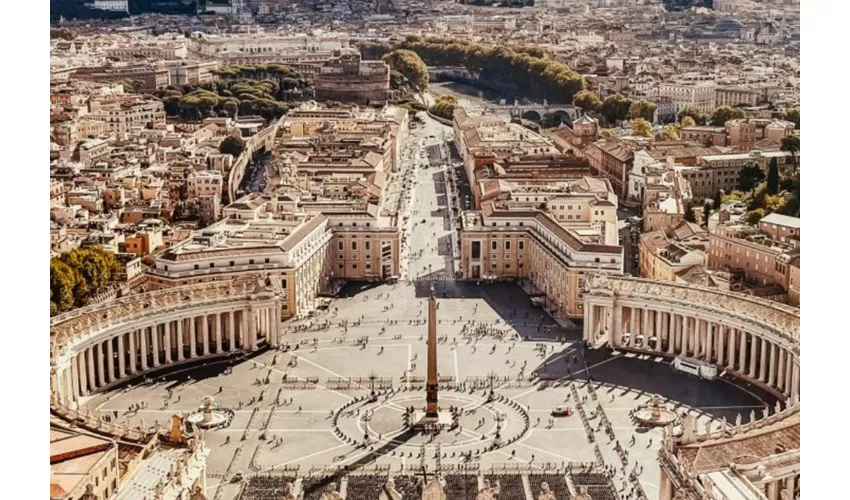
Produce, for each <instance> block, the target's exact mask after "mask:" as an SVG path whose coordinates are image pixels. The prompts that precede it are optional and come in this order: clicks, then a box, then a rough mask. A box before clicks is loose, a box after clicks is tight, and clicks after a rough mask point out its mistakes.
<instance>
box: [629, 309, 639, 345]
mask: <svg viewBox="0 0 850 500" xmlns="http://www.w3.org/2000/svg"><path fill="white" fill-rule="evenodd" d="M637 334H638V310H637V309H635V308H634V307H630V308H629V341H628V342H627V344H628V345H630V346H633V345H635V344H637Z"/></svg>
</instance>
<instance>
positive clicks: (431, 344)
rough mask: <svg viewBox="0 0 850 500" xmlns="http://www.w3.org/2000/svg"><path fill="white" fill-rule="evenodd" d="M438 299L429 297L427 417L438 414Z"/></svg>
mask: <svg viewBox="0 0 850 500" xmlns="http://www.w3.org/2000/svg"><path fill="white" fill-rule="evenodd" d="M437 387H438V385H437V299H435V298H434V296H433V295H431V296H430V297H428V379H427V380H426V381H425V403H426V406H425V418H426V419H432V418H433V419H438V418H439V415H438V414H437Z"/></svg>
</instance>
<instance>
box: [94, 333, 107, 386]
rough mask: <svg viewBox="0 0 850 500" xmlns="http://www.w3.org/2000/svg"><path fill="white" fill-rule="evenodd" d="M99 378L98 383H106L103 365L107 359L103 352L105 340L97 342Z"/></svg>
mask: <svg viewBox="0 0 850 500" xmlns="http://www.w3.org/2000/svg"><path fill="white" fill-rule="evenodd" d="M96 357H97V380H98V381H99V382H100V383H99V384H98V385H101V386H102V385H105V384H106V375H105V374H104V370H103V365H104V363H105V361H106V359H105V358H106V356H105V355H104V353H103V342H101V343H99V344H97V352H96Z"/></svg>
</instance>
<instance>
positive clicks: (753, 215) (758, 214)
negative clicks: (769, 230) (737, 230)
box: [747, 208, 766, 225]
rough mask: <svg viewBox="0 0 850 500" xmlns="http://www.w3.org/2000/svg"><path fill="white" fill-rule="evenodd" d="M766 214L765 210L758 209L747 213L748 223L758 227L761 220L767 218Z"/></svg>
mask: <svg viewBox="0 0 850 500" xmlns="http://www.w3.org/2000/svg"><path fill="white" fill-rule="evenodd" d="M765 215H766V214H765V212H764V209H763V208H757V209H755V210H753V211H751V212H747V222H748V223H749V224H753V225H756V224H758V222H759V221H760V220H762V219H763V218H764V216H765Z"/></svg>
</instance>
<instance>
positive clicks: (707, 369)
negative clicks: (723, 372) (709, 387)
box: [671, 356, 717, 380]
mask: <svg viewBox="0 0 850 500" xmlns="http://www.w3.org/2000/svg"><path fill="white" fill-rule="evenodd" d="M671 366H672V367H673V369H674V370H676V371H680V372H682V373H687V374H688V375H693V376H694V377H699V378H704V379H706V380H714V379H716V378H717V366H715V365H713V364H711V363H706V362H705V361H700V360H698V359H693V358H685V357H683V356H679V357H677V358H676V359H674V360H673V363H671Z"/></svg>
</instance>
